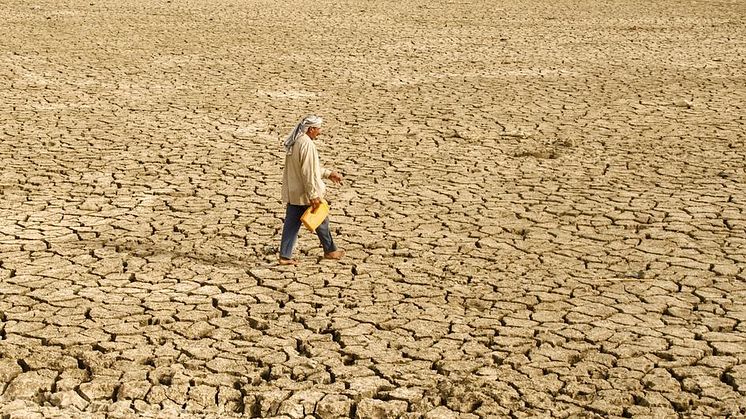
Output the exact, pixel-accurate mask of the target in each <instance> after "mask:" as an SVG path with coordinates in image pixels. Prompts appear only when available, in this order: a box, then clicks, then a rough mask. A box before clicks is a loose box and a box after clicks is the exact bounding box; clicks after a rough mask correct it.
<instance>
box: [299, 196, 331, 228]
mask: <svg viewBox="0 0 746 419" xmlns="http://www.w3.org/2000/svg"><path fill="white" fill-rule="evenodd" d="M328 215H329V204H328V203H327V202H326V200H325V199H322V200H321V205H319V207H318V208H316V211H314V210H313V207H308V209H307V210H306V212H304V213H303V216H301V217H300V221H301V222H302V223H303V225H304V226H306V228H307V229H309V230H311V231H312V232H314V233H315V232H316V227H318V226H320V225H321V223H323V222H324V220H325V219H326V217H327V216H328Z"/></svg>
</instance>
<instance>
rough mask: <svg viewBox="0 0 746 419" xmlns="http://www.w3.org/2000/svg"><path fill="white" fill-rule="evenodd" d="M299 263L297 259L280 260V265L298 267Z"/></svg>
mask: <svg viewBox="0 0 746 419" xmlns="http://www.w3.org/2000/svg"><path fill="white" fill-rule="evenodd" d="M297 264H298V261H297V260H296V259H285V258H280V265H297Z"/></svg>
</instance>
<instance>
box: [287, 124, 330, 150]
mask: <svg viewBox="0 0 746 419" xmlns="http://www.w3.org/2000/svg"><path fill="white" fill-rule="evenodd" d="M323 122H324V120H323V119H321V117H319V116H316V115H308V116H306V117H304V118H303V119H301V121H300V122H299V123H298V125H296V126H295V128H294V129H293V131H292V132H291V133H290V135H288V136H287V138H285V142H284V145H285V151H286V152H287V153H288V154H291V153H292V151H293V144H295V141H296V140H297V139H298V138H300V137H301V135H303V134H306V135H308V136H309V137H310V138H311V139H312V140H313V139H316V137H317V136H318V135H319V133H320V132H321V124H322V123H323Z"/></svg>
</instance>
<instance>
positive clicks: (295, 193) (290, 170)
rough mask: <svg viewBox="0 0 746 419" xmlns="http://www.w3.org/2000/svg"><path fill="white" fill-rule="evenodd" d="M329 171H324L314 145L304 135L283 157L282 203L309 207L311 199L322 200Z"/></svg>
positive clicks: (309, 138)
mask: <svg viewBox="0 0 746 419" xmlns="http://www.w3.org/2000/svg"><path fill="white" fill-rule="evenodd" d="M331 173H332V172H331V170H328V169H324V168H323V167H322V166H321V161H320V160H319V153H318V151H317V150H316V145H315V144H314V143H313V140H311V137H309V136H308V135H306V134H303V135H302V136H301V137H300V138H298V139H297V140H296V141H295V144H293V148H292V150H291V152H290V153H289V154H287V155H285V169H284V170H283V173H282V201H283V202H285V203H287V204H293V205H310V204H311V199H314V198H323V197H324V193H325V192H326V185H325V184H324V179H328V178H329V175H330V174H331Z"/></svg>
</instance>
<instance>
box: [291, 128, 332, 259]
mask: <svg viewBox="0 0 746 419" xmlns="http://www.w3.org/2000/svg"><path fill="white" fill-rule="evenodd" d="M322 122H323V120H322V119H321V118H320V117H318V116H315V115H308V116H306V117H305V118H303V119H302V120H301V121H300V123H298V125H297V126H296V127H295V129H294V130H293V131H292V132H291V133H290V135H288V137H287V138H286V139H285V169H284V170H283V173H282V201H283V202H284V203H285V204H287V209H286V211H285V223H284V225H283V228H282V241H281V242H280V265H297V264H298V261H297V260H296V259H293V258H292V255H293V248H294V247H295V242H296V240H297V239H298V231H299V230H300V226H301V220H300V218H301V216H303V213H304V212H305V211H306V209H308V208H309V207H313V209H314V210H316V209H317V208H318V207H319V205H321V199H322V198H323V197H324V193H325V192H326V185H325V184H324V179H329V180H331V181H332V182H334V183H338V184H340V183H342V180H343V179H342V175H341V174H339V173H337V172H334V171H331V170H329V169H325V168H323V167H322V166H321V162H320V161H319V153H318V151H316V145H315V144H314V140H315V139H316V137H318V135H319V134H320V133H321V124H322ZM316 235H318V236H319V240H320V241H321V246H322V247H323V248H324V258H325V259H340V258H342V256H344V254H345V252H344V250H341V249H337V247H336V246H335V245H334V240H332V234H331V231H330V230H329V217H327V218H326V219H325V220H324V222H322V223H321V225H320V226H318V227H317V228H316Z"/></svg>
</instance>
